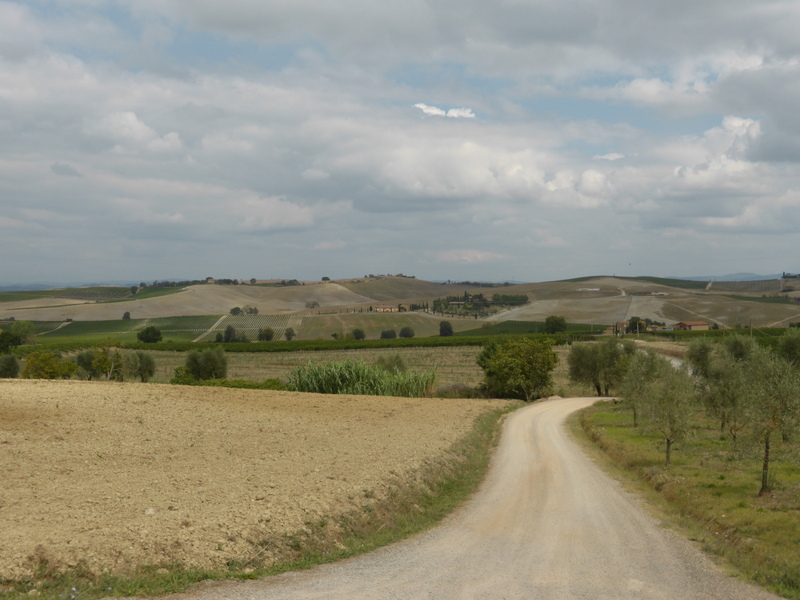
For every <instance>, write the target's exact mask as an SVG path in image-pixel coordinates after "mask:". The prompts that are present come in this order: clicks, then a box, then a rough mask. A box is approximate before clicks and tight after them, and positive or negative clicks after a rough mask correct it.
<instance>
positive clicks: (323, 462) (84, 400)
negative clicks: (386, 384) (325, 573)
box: [0, 380, 506, 579]
mask: <svg viewBox="0 0 800 600" xmlns="http://www.w3.org/2000/svg"><path fill="white" fill-rule="evenodd" d="M505 405H506V402H504V401H500V400H494V401H475V400H431V399H409V398H376V397H364V396H321V395H308V394H305V395H301V394H293V393H288V392H259V391H253V390H229V389H209V388H185V387H179V386H160V385H143V384H119V383H88V382H77V381H68V382H45V381H28V380H2V381H0V458H1V460H0V481H2V482H3V483H2V488H0V523H2V529H3V532H2V539H3V543H2V544H0V578H12V579H14V578H19V577H24V576H26V575H27V574H29V573H30V567H31V566H32V563H31V560H30V557H31V556H39V557H41V558H44V559H47V560H48V561H50V564H51V565H53V564H54V565H61V566H67V565H75V564H77V563H78V562H79V561H83V562H84V563H85V564H86V565H87V566H88V567H89V568H91V569H93V570H95V571H98V570H100V569H106V568H108V569H115V570H125V569H128V568H130V567H132V566H135V565H137V564H157V563H162V562H173V561H180V562H183V563H185V564H187V565H196V566H205V567H208V566H224V565H225V563H226V561H227V560H230V559H247V558H249V557H251V556H252V555H253V553H254V552H256V551H257V550H258V547H257V546H254V544H255V543H256V542H258V541H260V540H264V539H269V538H271V537H274V536H280V535H281V534H284V533H288V532H292V531H295V530H297V529H299V528H302V527H303V525H304V523H305V522H307V521H310V520H313V519H317V518H319V517H321V516H323V515H335V514H338V513H341V512H343V511H347V510H349V509H352V508H355V507H359V506H362V505H363V504H364V503H365V502H368V500H365V494H366V495H370V494H369V492H375V493H376V494H378V495H380V492H381V489H383V488H384V486H385V485H386V483H387V481H388V480H389V479H390V478H391V477H393V476H401V477H402V476H404V475H409V474H410V473H411V472H413V471H414V470H415V469H417V468H419V467H421V466H422V465H424V464H425V463H426V461H430V460H432V459H435V458H436V457H438V456H441V455H442V453H443V451H444V450H446V449H447V448H448V447H449V446H450V445H451V444H452V443H453V442H454V441H455V440H456V439H457V438H459V437H460V436H462V435H463V434H464V433H466V432H467V430H468V429H469V428H470V427H471V425H472V422H473V420H474V418H475V417H476V416H477V415H478V414H480V413H482V412H483V411H486V410H489V409H493V408H498V407H500V406H505Z"/></svg>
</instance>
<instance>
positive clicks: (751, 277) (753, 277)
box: [669, 273, 782, 281]
mask: <svg viewBox="0 0 800 600" xmlns="http://www.w3.org/2000/svg"><path fill="white" fill-rule="evenodd" d="M781 275H782V273H776V274H774V275H758V274H756V273H731V274H729V275H707V276H705V277H669V279H683V280H684V281H769V280H772V279H780V278H781Z"/></svg>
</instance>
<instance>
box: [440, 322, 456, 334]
mask: <svg viewBox="0 0 800 600" xmlns="http://www.w3.org/2000/svg"><path fill="white" fill-rule="evenodd" d="M451 335H453V324H452V323H450V321H440V322H439V336H440V337H449V336H451Z"/></svg>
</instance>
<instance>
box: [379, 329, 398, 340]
mask: <svg viewBox="0 0 800 600" xmlns="http://www.w3.org/2000/svg"><path fill="white" fill-rule="evenodd" d="M396 337H397V332H396V331H395V330H394V329H384V330H383V331H381V339H382V340H393V339H394V338H396Z"/></svg>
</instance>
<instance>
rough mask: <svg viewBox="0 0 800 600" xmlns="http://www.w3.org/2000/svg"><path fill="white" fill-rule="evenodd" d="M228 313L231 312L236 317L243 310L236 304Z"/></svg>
mask: <svg viewBox="0 0 800 600" xmlns="http://www.w3.org/2000/svg"><path fill="white" fill-rule="evenodd" d="M230 314H232V315H233V316H234V317H238V316H239V315H243V314H244V311H243V310H242V309H241V308H239V307H238V306H234V307H233V308H232V309H231V311H230Z"/></svg>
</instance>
